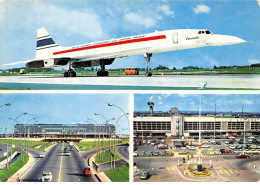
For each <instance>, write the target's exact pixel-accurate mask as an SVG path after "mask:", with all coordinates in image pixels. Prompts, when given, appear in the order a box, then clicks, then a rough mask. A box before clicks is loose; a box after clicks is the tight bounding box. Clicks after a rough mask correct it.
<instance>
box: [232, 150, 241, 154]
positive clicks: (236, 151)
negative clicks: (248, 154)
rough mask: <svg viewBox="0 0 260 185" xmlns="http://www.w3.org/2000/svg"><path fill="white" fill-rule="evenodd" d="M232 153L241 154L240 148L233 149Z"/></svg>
mask: <svg viewBox="0 0 260 185" xmlns="http://www.w3.org/2000/svg"><path fill="white" fill-rule="evenodd" d="M232 153H233V154H239V153H240V151H238V150H232Z"/></svg>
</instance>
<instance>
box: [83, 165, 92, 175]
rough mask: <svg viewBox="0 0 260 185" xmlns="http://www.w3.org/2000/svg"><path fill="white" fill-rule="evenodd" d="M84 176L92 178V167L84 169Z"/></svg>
mask: <svg viewBox="0 0 260 185" xmlns="http://www.w3.org/2000/svg"><path fill="white" fill-rule="evenodd" d="M83 175H86V176H91V169H90V167H86V168H84V170H83Z"/></svg>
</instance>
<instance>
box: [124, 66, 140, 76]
mask: <svg viewBox="0 0 260 185" xmlns="http://www.w3.org/2000/svg"><path fill="white" fill-rule="evenodd" d="M125 74H126V75H139V70H138V68H125Z"/></svg>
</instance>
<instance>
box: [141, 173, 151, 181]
mask: <svg viewBox="0 0 260 185" xmlns="http://www.w3.org/2000/svg"><path fill="white" fill-rule="evenodd" d="M149 177H150V174H149V172H148V171H143V172H142V173H141V175H140V179H141V180H146V179H148V178H149Z"/></svg>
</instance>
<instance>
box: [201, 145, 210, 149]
mask: <svg viewBox="0 0 260 185" xmlns="http://www.w3.org/2000/svg"><path fill="white" fill-rule="evenodd" d="M202 148H210V145H202Z"/></svg>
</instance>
